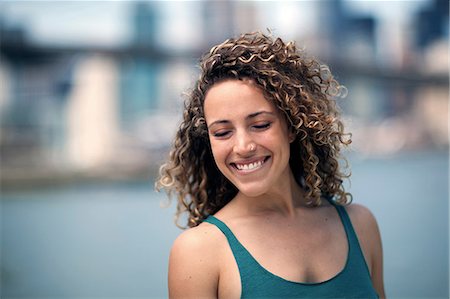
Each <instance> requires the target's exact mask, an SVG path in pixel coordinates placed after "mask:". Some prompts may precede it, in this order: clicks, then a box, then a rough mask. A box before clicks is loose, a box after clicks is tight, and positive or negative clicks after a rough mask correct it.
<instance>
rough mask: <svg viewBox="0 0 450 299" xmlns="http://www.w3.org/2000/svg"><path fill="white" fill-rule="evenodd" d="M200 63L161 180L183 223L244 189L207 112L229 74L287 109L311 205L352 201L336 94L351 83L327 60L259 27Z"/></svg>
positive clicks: (293, 161) (296, 169)
mask: <svg viewBox="0 0 450 299" xmlns="http://www.w3.org/2000/svg"><path fill="white" fill-rule="evenodd" d="M200 67H201V75H200V77H199V79H198V80H197V82H196V83H195V86H194V88H193V90H192V91H191V92H190V93H189V95H188V98H187V99H186V101H185V107H184V113H183V121H182V123H181V125H180V127H179V129H178V132H177V133H176V137H175V140H174V143H173V147H172V150H171V151H170V154H169V159H168V161H167V163H165V164H163V165H162V166H161V168H160V178H159V180H158V181H157V182H156V189H157V190H158V191H159V190H160V189H162V188H164V189H166V191H167V192H168V195H169V198H170V197H171V195H172V193H173V192H174V193H176V196H177V199H178V205H177V212H176V216H175V217H176V223H177V225H178V220H179V217H180V215H181V214H182V213H184V212H187V213H188V219H187V225H188V226H189V227H194V226H197V225H198V224H200V223H201V222H202V221H203V220H204V219H205V218H206V217H207V216H208V215H210V214H214V213H215V212H217V211H218V210H219V209H221V208H222V207H223V206H225V205H226V204H227V203H228V202H229V201H230V200H231V199H232V198H233V197H234V196H236V194H237V192H238V190H237V188H236V187H235V186H234V185H233V184H232V183H231V182H229V181H228V179H226V178H225V176H224V175H223V174H222V173H221V172H220V171H219V169H218V168H217V166H216V164H215V161H214V158H213V155H212V151H211V146H210V142H209V138H208V131H207V127H206V123H205V116H204V101H205V95H206V93H207V91H208V90H209V88H211V87H212V86H213V85H214V84H215V83H217V82H219V81H223V80H226V79H237V80H244V79H246V80H247V79H250V80H252V81H253V82H254V83H256V84H257V86H259V87H260V88H261V90H262V91H263V93H264V96H265V97H266V99H267V100H269V101H272V103H274V104H275V106H276V107H277V108H278V109H279V110H280V111H282V112H283V113H284V115H285V116H286V119H287V121H288V125H289V126H290V129H291V130H293V132H295V135H296V138H295V140H294V142H292V143H291V156H290V161H289V164H290V167H291V169H292V172H293V174H294V176H295V178H296V180H297V182H298V183H299V185H300V186H302V187H303V189H304V190H305V191H306V196H307V198H308V200H309V203H310V204H311V205H313V206H319V205H320V204H321V202H322V199H323V198H329V199H332V200H333V201H334V202H336V203H337V204H342V205H343V204H348V203H350V202H351V199H352V197H351V194H350V193H347V192H345V190H344V187H343V179H344V178H348V177H349V176H350V174H344V173H343V172H341V170H340V167H339V160H340V159H341V155H340V150H341V146H342V145H348V144H350V143H351V139H350V137H351V135H350V134H347V133H344V127H343V123H342V121H341V120H340V117H339V116H340V113H339V110H338V108H337V106H336V103H335V100H334V98H335V97H337V96H340V95H342V93H343V92H345V87H343V86H341V85H340V84H339V83H338V82H337V80H336V79H335V78H334V77H333V75H332V74H331V72H330V69H329V68H328V67H327V66H326V65H324V64H321V63H320V62H319V61H317V60H316V59H314V58H308V57H307V56H306V55H305V53H304V51H301V50H298V49H297V48H296V46H295V44H294V43H293V42H289V43H285V42H283V40H282V39H281V38H273V37H272V36H268V35H265V34H263V33H261V32H256V33H247V34H243V35H241V36H239V37H237V38H234V39H228V40H226V41H224V42H223V43H221V44H219V45H217V46H214V47H213V48H212V49H211V50H210V51H209V53H206V54H205V55H204V56H203V57H202V58H201V62H200ZM180 227H182V226H180Z"/></svg>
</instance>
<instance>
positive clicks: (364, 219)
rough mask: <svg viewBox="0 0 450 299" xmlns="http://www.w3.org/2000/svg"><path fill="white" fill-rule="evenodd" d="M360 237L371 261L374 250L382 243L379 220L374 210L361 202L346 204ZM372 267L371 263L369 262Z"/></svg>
mask: <svg viewBox="0 0 450 299" xmlns="http://www.w3.org/2000/svg"><path fill="white" fill-rule="evenodd" d="M346 210H347V212H348V215H349V217H350V220H351V221H352V225H353V228H354V229H355V232H356V234H357V235H358V239H359V241H360V243H361V246H362V248H363V251H364V254H365V256H366V259H367V260H368V262H371V259H372V257H373V253H374V250H375V249H376V248H378V247H380V246H381V245H380V244H379V243H381V239H380V232H379V229H378V224H377V220H376V219H375V216H374V215H373V214H372V212H371V211H370V210H369V209H368V208H367V207H365V206H363V205H361V204H355V203H352V204H350V205H348V206H346ZM369 267H370V264H369Z"/></svg>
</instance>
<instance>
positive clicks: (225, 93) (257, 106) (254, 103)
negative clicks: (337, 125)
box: [204, 80, 277, 122]
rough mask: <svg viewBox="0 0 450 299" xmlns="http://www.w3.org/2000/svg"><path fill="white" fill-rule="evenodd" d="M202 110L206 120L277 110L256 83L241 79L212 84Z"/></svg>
mask: <svg viewBox="0 0 450 299" xmlns="http://www.w3.org/2000/svg"><path fill="white" fill-rule="evenodd" d="M204 110H205V118H206V121H207V122H210V121H215V120H217V119H230V118H234V117H239V116H247V115H248V114H251V113H254V112H256V111H258V110H265V111H268V112H276V111H277V109H276V107H275V106H274V105H273V104H272V103H271V102H270V101H268V100H267V99H266V98H265V97H264V94H263V92H262V90H261V89H260V88H259V87H258V86H257V85H256V84H254V83H253V82H251V81H241V80H226V81H222V82H218V83H216V84H214V85H213V86H212V87H211V88H210V89H209V90H208V92H207V93H206V97H205V103H204Z"/></svg>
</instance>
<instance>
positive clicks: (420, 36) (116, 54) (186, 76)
mask: <svg viewBox="0 0 450 299" xmlns="http://www.w3.org/2000/svg"><path fill="white" fill-rule="evenodd" d="M0 6H1V12H0V81H1V82H2V89H1V90H0V117H1V127H0V129H1V131H0V149H1V152H0V153H1V160H2V166H3V169H8V171H7V172H3V174H2V178H3V179H4V178H5V177H11V178H12V180H13V181H14V180H15V179H16V178H19V181H20V178H22V177H23V176H25V177H26V176H29V175H30V173H33V175H34V176H36V177H42V176H44V177H45V176H46V175H47V174H46V173H47V172H49V173H50V174H49V176H50V178H53V177H54V176H55V174H54V172H55V171H57V173H59V172H61V171H62V172H64V173H66V172H69V173H73V172H75V173H84V174H86V173H88V174H89V175H95V173H98V174H99V175H101V176H105V175H106V176H110V175H112V174H113V175H118V176H121V177H126V176H128V175H133V174H134V175H136V174H141V175H142V174H147V173H148V172H149V169H150V168H151V169H153V170H152V171H153V172H154V171H155V169H156V167H157V165H159V164H160V163H161V162H162V161H163V159H164V157H165V155H166V153H167V150H168V147H169V146H170V143H171V139H172V138H173V135H174V133H175V130H176V126H177V124H178V122H179V120H180V118H181V109H182V103H183V99H184V98H183V96H182V93H183V92H185V91H187V90H188V89H189V88H190V87H191V86H192V84H193V82H194V81H195V79H196V78H197V76H198V68H197V65H196V63H197V61H198V59H199V57H200V55H201V54H202V53H204V52H205V51H207V50H208V49H209V48H210V47H211V46H212V45H214V44H216V43H218V42H221V41H223V40H224V39H226V38H229V37H232V36H236V35H238V34H239V33H243V32H249V31H263V32H267V31H266V29H267V28H268V29H270V30H273V34H274V35H275V36H280V37H282V38H283V39H285V40H286V41H288V40H294V41H296V44H297V46H298V47H300V48H305V49H306V52H307V53H308V54H309V55H311V56H315V57H318V58H319V59H320V60H322V61H324V62H325V63H326V64H329V65H330V67H331V70H332V72H333V74H334V75H335V76H336V77H337V78H338V80H339V81H340V82H341V83H343V84H344V85H345V86H346V87H347V88H348V90H349V96H348V98H347V99H343V100H339V102H338V103H339V104H340V105H341V107H342V109H343V112H344V118H345V119H346V125H347V130H348V131H350V132H352V133H353V139H354V143H353V146H352V148H353V149H355V150H356V151H357V152H358V153H359V154H362V155H363V156H364V155H381V156H386V155H391V154H396V153H398V152H400V151H402V150H426V149H446V148H448V128H447V122H448V114H447V111H448V40H449V39H448V36H449V35H448V34H449V32H448V24H449V20H448V2H447V1H445V0H428V1H418V0H417V1H387V2H378V1H347V0H345V1H344V0H335V1H279V2H274V1H270V2H258V1H192V2H190V1H180V2H175V1H165V2H163V1H160V2H156V1H155V2H153V1H149V2H132V1H130V2H121V1H117V2H83V1H74V2H44V1H36V2H35V1H0ZM117 157H120V159H117ZM33 169H34V170H36V171H37V172H36V173H34V172H33V171H32V170H33ZM111 169H115V170H120V171H114V172H112V171H111Z"/></svg>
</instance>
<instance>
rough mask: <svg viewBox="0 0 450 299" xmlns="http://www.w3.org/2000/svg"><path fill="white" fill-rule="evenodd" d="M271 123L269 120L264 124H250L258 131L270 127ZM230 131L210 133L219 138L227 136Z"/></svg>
mask: <svg viewBox="0 0 450 299" xmlns="http://www.w3.org/2000/svg"><path fill="white" fill-rule="evenodd" d="M271 125H272V123H271V122H267V123H264V124H261V125H254V126H252V127H253V128H255V129H256V130H258V131H263V130H265V129H268V128H270V126H271ZM230 132H231V131H223V132H216V133H213V134H212V135H213V136H214V137H217V138H221V137H225V136H227V135H228V133H230Z"/></svg>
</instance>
